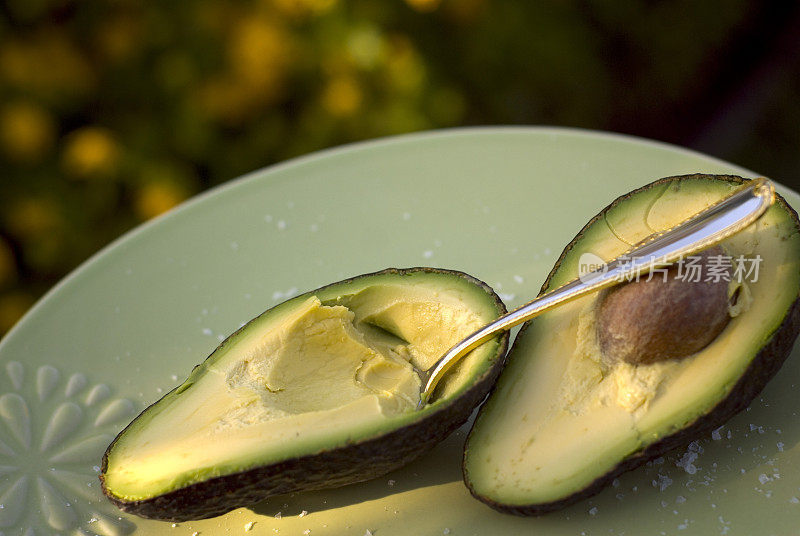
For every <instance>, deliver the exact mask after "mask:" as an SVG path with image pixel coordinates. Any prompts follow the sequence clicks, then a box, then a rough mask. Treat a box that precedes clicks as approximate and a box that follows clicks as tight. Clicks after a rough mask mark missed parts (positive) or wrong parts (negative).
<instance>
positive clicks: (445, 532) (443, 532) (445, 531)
mask: <svg viewBox="0 0 800 536" xmlns="http://www.w3.org/2000/svg"><path fill="white" fill-rule="evenodd" d="M442 534H450V529H448V528H446V527H445V529H444V530H443V531H442Z"/></svg>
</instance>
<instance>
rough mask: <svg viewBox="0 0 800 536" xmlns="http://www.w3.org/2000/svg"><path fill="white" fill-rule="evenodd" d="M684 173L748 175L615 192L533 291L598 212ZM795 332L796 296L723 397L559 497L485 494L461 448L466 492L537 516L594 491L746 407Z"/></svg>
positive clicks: (798, 329)
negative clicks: (516, 498)
mask: <svg viewBox="0 0 800 536" xmlns="http://www.w3.org/2000/svg"><path fill="white" fill-rule="evenodd" d="M686 179H709V180H723V181H727V182H730V183H732V184H736V185H740V184H744V183H746V182H748V179H745V178H743V177H739V176H736V175H708V174H701V173H697V174H692V175H676V176H672V177H665V178H663V179H658V180H656V181H654V182H652V183H650V184H648V185H645V186H642V187H641V188H637V189H636V190H633V191H631V192H629V193H627V194H625V195H623V196H620V197H619V198H617V199H615V200H614V201H613V202H612V203H611V204H610V205H608V206H607V207H606V208H604V209H603V210H602V211H600V213H599V214H597V215H596V216H595V217H594V218H592V219H591V220H589V222H588V223H587V224H586V225H585V226H584V227H583V228H582V229H581V230H580V232H578V234H577V235H576V236H575V238H573V239H572V241H571V242H570V243H569V244H568V245H567V246H566V247H565V248H564V251H562V252H561V255H560V256H559V258H558V260H557V261H556V263H555V265H554V266H553V269H552V270H551V271H550V273H549V274H548V276H547V279H545V282H544V284H543V285H542V289H541V290H540V292H539V293H540V294H542V293H544V292H546V291H548V290H550V282H551V279H552V278H553V276H554V275H555V274H556V272H557V271H558V269H559V267H560V266H561V263H562V261H563V260H564V257H565V256H566V255H567V253H569V251H570V250H572V248H573V247H574V246H575V244H577V243H578V242H580V240H581V239H582V238H583V236H584V233H585V232H586V230H587V229H588V228H589V227H591V226H592V224H594V223H595V222H596V221H597V220H599V219H601V218H604V217H605V215H606V213H607V212H608V211H609V210H611V209H613V208H614V207H616V206H617V205H619V204H620V203H624V202H625V201H626V200H627V199H628V198H630V197H631V196H633V195H634V194H636V193H639V192H641V191H644V190H648V189H650V188H654V187H657V186H659V185H661V184H664V183H671V182H674V181H681V180H686ZM775 203H776V204H778V205H780V206H781V208H783V209H784V210H786V212H788V213H789V214H790V216H791V217H792V220H793V222H794V224H795V226H796V227H797V228H800V219H798V216H797V212H796V211H795V210H794V209H793V208H792V207H791V206H789V204H788V203H787V202H786V200H785V199H784V198H783V197H781V196H780V195H779V194H777V193H776V194H775ZM531 322H535V320H531V321H529V322H526V323H525V324H524V325H523V326H522V328H521V330H520V332H519V333H518V334H517V337H520V336H522V334H523V333H524V331H525V330H526V329H527V328H528V326H529V325H530V324H531ZM798 333H800V296H798V297H797V298H795V300H794V302H793V303H792V305H791V307H790V308H789V310H788V311H787V313H786V316H785V317H784V319H783V322H782V323H781V325H780V326H779V327H778V329H777V330H775V332H774V333H773V334H772V335H771V336H770V338H769V340H768V341H767V343H766V344H765V345H764V346H763V347H762V348H761V350H760V351H759V352H758V354H756V356H755V357H754V358H753V360H752V361H751V362H750V365H749V366H748V367H747V369H746V370H745V372H744V373H743V374H742V376H741V377H740V378H739V381H738V382H737V383H736V385H734V387H733V388H732V389H731V391H730V393H729V394H728V396H727V397H726V398H724V399H723V400H721V401H720V402H719V403H718V404H717V405H716V406H714V408H712V409H711V410H710V411H708V412H707V413H706V414H705V415H701V416H699V417H698V418H697V419H696V420H695V421H694V422H693V423H691V424H689V425H688V426H685V427H683V428H682V429H680V430H678V431H676V432H675V433H673V434H670V435H668V436H665V437H664V438H662V439H660V440H659V441H656V442H654V443H651V444H650V445H647V446H646V447H645V448H643V449H641V450H639V451H637V452H635V453H633V454H631V455H630V456H628V457H627V458H626V459H625V460H623V461H622V462H620V463H619V464H618V465H617V466H616V467H614V468H613V469H611V470H610V471H609V472H608V473H606V474H605V475H603V476H601V477H600V478H598V479H596V480H595V481H594V482H592V483H591V484H589V485H588V486H586V487H585V488H583V489H581V490H578V491H576V492H575V493H573V494H572V495H570V496H569V497H565V498H564V499H561V500H559V501H553V502H549V503H539V504H531V505H508V504H503V503H499V502H497V501H494V500H493V499H491V498H488V497H484V496H482V495H480V494H479V493H477V492H476V491H475V489H474V487H473V485H472V483H471V482H470V480H469V475H468V473H467V471H466V459H467V450H466V449H465V451H464V457H463V459H462V471H463V475H464V483H465V484H466V486H467V488H468V489H469V491H470V493H471V494H472V496H473V497H475V498H476V499H478V500H479V501H481V502H483V503H485V504H487V505H489V506H490V507H492V508H493V509H495V510H497V511H499V512H504V513H508V514H514V515H518V516H537V515H542V514H546V513H548V512H553V511H556V510H560V509H562V508H565V507H567V506H569V505H571V504H574V503H577V502H579V501H581V500H583V499H587V498H589V497H591V496H593V495H597V494H598V493H599V492H600V491H602V490H603V489H604V488H606V487H607V486H609V485H610V484H611V482H612V481H613V480H614V479H615V478H616V477H618V476H619V475H621V474H622V473H625V472H627V471H630V470H632V469H635V468H637V467H639V466H640V465H643V464H644V463H646V462H648V461H650V460H652V459H654V458H658V457H659V456H662V455H663V454H665V453H667V452H668V451H670V450H672V449H675V448H678V447H682V446H685V445H688V444H689V443H691V442H692V441H694V440H696V439H697V438H698V437H700V436H703V435H705V434H707V433H709V432H711V431H712V430H714V429H716V428H718V427H719V426H720V425H722V424H723V423H724V422H726V421H727V420H729V419H730V418H731V417H733V416H734V415H736V414H737V413H739V412H741V411H743V410H744V409H746V408H747V406H748V405H749V404H750V402H751V401H752V400H753V399H754V398H755V397H756V396H758V394H759V393H760V392H761V391H762V390H763V389H764V387H765V386H766V384H767V382H769V381H770V380H771V379H772V378H773V377H774V376H775V374H777V372H778V370H779V369H780V368H781V366H782V365H783V362H784V361H785V360H786V358H787V357H788V356H789V354H790V353H791V351H792V347H793V346H794V342H795V339H796V338H797V336H798ZM513 355H514V348H513V346H512V348H511V350H510V351H509V355H508V358H507V359H511V358H512V356H513ZM493 390H494V389H493ZM473 430H474V427H473ZM473 430H470V434H469V435H472V433H473ZM466 444H467V445H468V444H469V437H468V438H467V443H466Z"/></svg>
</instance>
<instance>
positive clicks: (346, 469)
mask: <svg viewBox="0 0 800 536" xmlns="http://www.w3.org/2000/svg"><path fill="white" fill-rule="evenodd" d="M503 313H505V306H504V305H503V302H502V301H501V300H500V299H499V298H498V297H497V295H496V294H495V293H494V292H493V291H492V289H491V288H489V287H488V286H487V285H486V284H484V283H482V282H481V281H478V280H477V279H475V278H473V277H471V276H469V275H467V274H464V273H461V272H455V271H447V270H439V269H432V268H412V269H388V270H384V271H381V272H377V273H373V274H367V275H362V276H359V277H355V278H353V279H348V280H345V281H342V282H339V283H334V284H332V285H328V286H326V287H322V288H320V289H317V290H314V291H311V292H308V293H306V294H303V295H301V296H297V297H296V298H293V299H291V300H288V301H286V302H284V303H282V304H280V305H277V306H276V307H274V308H272V309H270V310H268V311H266V312H265V313H263V314H261V315H260V316H258V317H257V318H255V319H253V320H252V321H250V322H249V323H248V324H246V325H245V326H244V327H242V328H241V329H240V330H238V331H237V332H236V333H234V334H233V335H231V336H230V337H228V338H227V339H226V340H225V341H224V342H223V343H222V344H220V346H219V347H218V348H217V349H216V350H215V351H214V352H213V353H212V354H211V355H210V356H209V357H208V358H207V359H206V360H205V361H204V362H203V363H201V364H200V365H198V366H196V367H195V368H194V370H193V371H192V373H191V374H190V375H189V377H188V379H187V380H186V381H185V382H184V383H183V384H182V385H180V386H179V387H177V388H176V389H175V390H173V391H172V392H170V393H168V394H167V395H166V396H164V397H163V398H162V399H161V400H159V401H158V402H156V403H155V404H153V405H152V406H150V407H149V408H147V409H146V410H144V411H143V412H142V414H141V415H139V416H138V417H137V418H136V419H135V420H134V421H133V422H132V423H131V424H130V425H129V426H128V427H127V428H125V430H123V431H122V432H121V433H120V434H119V435H118V436H117V438H116V439H115V440H114V442H113V443H112V444H111V445H110V446H109V447H108V450H107V451H106V453H105V456H104V457H103V462H102V472H101V475H100V479H101V481H102V486H103V491H104V493H105V494H106V496H107V497H108V498H109V499H110V500H111V501H112V502H114V503H115V504H116V505H117V506H118V507H120V508H121V509H122V510H125V511H127V512H131V513H134V514H137V515H140V516H143V517H149V518H155V519H163V520H171V521H181V520H188V519H200V518H205V517H212V516H216V515H219V514H222V513H225V512H227V511H229V510H231V509H234V508H237V507H239V506H245V505H248V504H251V503H254V502H257V501H260V500H262V499H264V498H266V497H268V496H270V495H273V494H279V493H288V492H294V491H304V490H313V489H321V488H327V487H335V486H342V485H345V484H350V483H354V482H359V481H363V480H366V479H370V478H373V477H377V476H380V475H382V474H385V473H387V472H389V471H392V470H394V469H396V468H398V467H400V466H402V465H404V464H406V463H408V462H409V461H411V460H412V459H414V458H416V457H417V456H419V455H421V454H422V453H424V452H425V451H426V450H428V449H430V448H431V447H432V446H434V445H435V444H436V443H438V442H439V441H441V440H442V439H444V438H445V437H446V436H447V435H448V434H449V433H450V432H451V431H453V430H454V429H455V428H457V427H458V426H459V425H460V424H462V423H463V422H464V421H466V419H467V418H468V417H469V415H470V413H471V412H472V410H473V408H474V407H475V406H476V405H477V404H478V403H479V402H480V401H481V400H482V399H483V398H484V397H485V395H486V394H487V392H488V391H489V389H490V387H491V385H492V384H493V383H494V381H495V379H496V377H497V375H498V374H499V372H500V369H501V368H502V365H503V360H504V356H505V351H506V349H507V344H508V336H507V335H503V336H499V337H497V338H495V339H493V340H491V341H488V342H487V343H485V344H483V345H482V346H480V347H479V348H477V349H475V350H474V351H473V352H471V353H470V354H469V355H468V356H466V357H465V358H464V359H463V361H461V362H460V363H459V364H458V365H457V368H456V369H454V370H453V371H452V373H449V374H448V376H447V377H445V378H444V379H443V380H442V383H441V384H440V385H439V386H438V387H437V389H436V392H435V393H434V398H433V400H432V403H431V404H430V405H428V406H426V407H424V408H423V409H422V410H417V409H416V405H417V402H418V401H419V387H420V378H419V376H418V374H417V373H416V372H415V371H414V367H416V368H417V369H420V370H425V369H427V368H428V367H430V366H431V365H432V364H433V363H434V362H435V361H436V360H437V359H438V358H439V357H440V356H441V355H442V354H443V353H444V352H445V351H446V350H447V349H449V348H450V346H452V345H453V344H454V343H456V342H458V341H459V340H460V339H462V338H463V337H465V336H466V335H468V334H469V333H471V332H472V331H474V330H475V329H477V328H478V327H480V326H481V325H483V324H486V323H487V322H490V321H492V320H494V319H495V318H497V317H498V316H500V315H502V314H503ZM412 365H413V367H412Z"/></svg>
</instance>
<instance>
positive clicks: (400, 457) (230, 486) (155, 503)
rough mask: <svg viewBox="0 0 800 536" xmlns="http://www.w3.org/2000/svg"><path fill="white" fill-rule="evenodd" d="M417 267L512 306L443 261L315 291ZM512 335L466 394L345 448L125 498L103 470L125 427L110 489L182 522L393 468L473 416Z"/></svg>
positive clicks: (153, 514)
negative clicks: (161, 492)
mask: <svg viewBox="0 0 800 536" xmlns="http://www.w3.org/2000/svg"><path fill="white" fill-rule="evenodd" d="M414 272H427V273H442V274H450V275H458V276H459V277H461V278H464V279H467V280H468V281H470V282H471V283H473V284H474V285H476V286H478V287H480V288H482V289H483V290H484V291H485V292H486V293H487V294H488V295H489V296H491V297H492V298H493V300H494V303H495V305H496V307H497V312H498V316H499V315H501V314H504V313H505V312H506V307H505V305H504V304H503V301H502V300H501V299H500V298H499V297H498V296H497V294H496V293H495V292H494V290H492V288H491V287H489V286H488V285H487V284H486V283H484V282H482V281H480V280H478V279H475V278H474V277H472V276H470V275H468V274H465V273H463V272H458V271H454V270H443V269H438V268H403V269H400V268H388V269H386V270H382V271H379V272H374V273H371V274H364V275H360V276H357V277H355V278H351V279H346V280H344V281H340V282H338V283H332V284H331V285H327V286H325V287H321V288H319V289H317V290H316V291H314V292H319V291H321V290H323V289H325V288H328V287H329V286H332V285H338V284H342V283H346V282H349V281H353V280H355V279H359V278H364V277H371V276H375V275H382V274H399V275H405V274H411V273H414ZM245 327H246V326H244V327H242V328H240V329H244V328H245ZM508 339H509V334H508V333H505V334H504V335H502V336H500V337H498V341H499V346H498V349H497V352H496V354H495V356H494V358H493V363H492V366H491V367H490V368H489V369H488V370H487V371H486V372H485V373H484V374H483V375H482V376H481V377H480V378H479V379H478V381H476V382H475V383H474V384H473V385H472V386H471V387H470V388H469V389H468V390H467V391H466V392H465V393H463V394H462V395H461V396H460V397H458V398H457V399H453V400H450V401H449V402H448V403H446V404H442V406H441V407H440V408H439V409H438V411H435V412H433V413H430V414H428V415H427V416H425V417H423V418H422V419H420V420H419V421H417V422H415V423H413V424H410V425H408V426H405V427H402V428H398V429H395V430H392V431H390V432H387V433H385V434H381V435H378V436H375V437H372V438H366V439H363V440H360V441H355V442H353V443H351V444H349V445H347V446H344V447H339V448H335V449H331V450H325V451H321V452H319V453H317V454H314V455H310V456H303V457H298V458H294V459H289V460H286V461H283V462H280V463H276V464H272V465H267V466H263V467H256V468H253V469H249V470H247V471H242V472H239V473H234V474H230V475H225V476H220V477H217V478H213V479H210V480H206V481H203V482H198V483H196V484H192V485H189V486H186V487H184V488H180V489H176V490H175V491H172V492H169V493H166V494H164V495H160V496H157V497H154V498H152V499H147V500H142V501H125V500H122V499H120V498H119V497H116V496H114V495H113V494H112V493H111V492H109V490H107V489H106V486H105V482H104V480H103V475H104V474H105V472H106V469H107V468H108V454H109V452H110V451H111V449H112V448H113V447H114V444H115V443H116V441H117V439H119V437H120V436H121V435H122V434H124V433H125V430H123V431H122V432H120V434H119V435H118V436H117V439H115V440H114V441H113V442H112V443H111V445H109V447H108V449H107V450H106V453H105V454H104V455H103V460H102V465H101V472H100V481H101V484H102V489H103V493H104V494H105V495H106V497H107V498H108V499H109V500H110V501H111V502H112V503H114V504H115V505H116V506H117V507H118V508H120V509H121V510H123V511H125V512H129V513H131V514H136V515H138V516H141V517H146V518H150V519H158V520H163V521H173V522H176V521H189V520H193V519H205V518H209V517H215V516H218V515H222V514H224V513H226V512H229V511H231V510H234V509H236V508H240V507H242V506H248V505H252V504H254V503H257V502H259V501H262V500H264V499H266V498H267V497H270V496H273V495H278V494H283V493H293V492H299V491H312V490H318V489H327V488H334V487H339V486H345V485H348V484H354V483H356V482H363V481H365V480H370V479H372V478H376V477H379V476H381V475H385V474H386V473H389V472H391V471H393V470H395V469H398V468H400V467H402V466H404V465H406V464H408V463H409V462H411V461H412V460H414V459H415V458H417V457H419V456H421V455H422V454H424V453H425V452H427V451H428V450H430V449H431V448H432V447H434V446H435V445H436V444H438V443H440V442H441V441H442V440H444V439H445V438H446V437H447V436H448V435H450V433H451V432H453V431H454V430H455V429H456V428H458V427H459V426H461V425H462V424H463V423H465V422H466V421H467V419H468V418H469V416H470V414H471V413H472V410H473V409H474V408H475V407H476V406H477V405H478V404H479V403H480V402H481V401H482V400H483V399H484V398H485V397H486V394H487V393H488V392H489V390H490V389H491V387H492V386H493V385H494V382H495V380H496V379H497V377H498V376H499V374H500V371H501V370H502V368H503V365H504V363H505V355H506V350H507V349H508ZM222 344H225V343H224V342H223V343H222ZM151 407H152V406H151ZM145 411H147V410H145ZM143 413H144V412H143ZM126 429H127V428H126ZM198 448H202V445H198Z"/></svg>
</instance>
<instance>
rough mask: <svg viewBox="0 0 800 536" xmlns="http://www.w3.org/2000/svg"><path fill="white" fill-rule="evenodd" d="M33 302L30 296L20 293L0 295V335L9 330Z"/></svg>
mask: <svg viewBox="0 0 800 536" xmlns="http://www.w3.org/2000/svg"><path fill="white" fill-rule="evenodd" d="M33 302H34V299H33V297H32V296H31V295H29V294H27V293H25V292H21V291H16V292H7V293H4V294H0V333H5V332H6V331H8V330H9V329H11V327H12V326H13V325H14V324H16V323H17V320H19V319H20V318H21V317H22V315H23V314H25V311H27V310H28V309H30V307H31V305H33Z"/></svg>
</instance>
